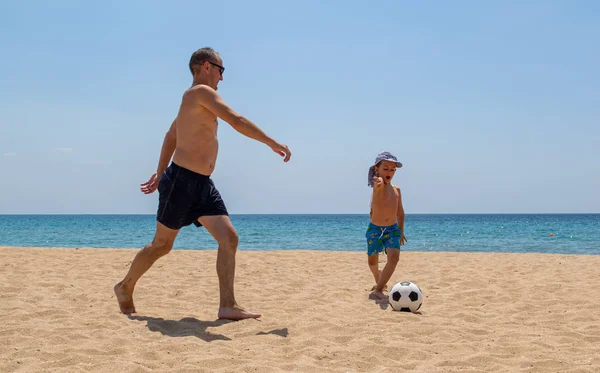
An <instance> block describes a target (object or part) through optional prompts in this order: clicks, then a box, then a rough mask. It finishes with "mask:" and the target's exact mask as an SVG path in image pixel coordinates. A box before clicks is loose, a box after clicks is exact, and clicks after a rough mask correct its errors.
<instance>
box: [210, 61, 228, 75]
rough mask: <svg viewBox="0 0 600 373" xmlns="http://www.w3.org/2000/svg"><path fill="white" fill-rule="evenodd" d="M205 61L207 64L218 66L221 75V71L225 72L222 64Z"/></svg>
mask: <svg viewBox="0 0 600 373" xmlns="http://www.w3.org/2000/svg"><path fill="white" fill-rule="evenodd" d="M206 62H208V63H209V64H211V65H213V66H216V67H218V68H219V73H220V74H221V76H223V72H225V68H224V67H223V66H221V65H217V64H216V63H214V62H210V61H206Z"/></svg>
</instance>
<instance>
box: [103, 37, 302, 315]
mask: <svg viewBox="0 0 600 373" xmlns="http://www.w3.org/2000/svg"><path fill="white" fill-rule="evenodd" d="M189 67H190V71H191V73H192V75H193V77H194V79H193V84H192V86H191V87H190V88H189V89H188V90H186V91H185V93H184V94H183V98H182V101H181V106H180V108H179V113H178V114H177V117H176V118H175V120H174V121H173V124H171V127H170V128H169V130H168V132H167V133H166V135H165V139H164V142H163V145H162V149H161V152H160V159H159V161H158V168H157V170H156V173H154V174H153V175H152V176H151V177H150V179H149V180H148V181H147V182H146V183H144V184H142V185H141V190H142V192H143V193H145V194H149V193H152V192H154V191H155V190H156V189H157V188H158V192H159V204H158V212H157V217H156V220H157V222H156V232H155V235H154V239H153V240H152V242H151V243H150V244H148V245H147V246H146V247H144V248H143V249H142V250H141V251H139V252H138V254H137V255H136V256H135V259H134V260H133V263H131V267H130V268H129V272H128V273H127V275H126V276H125V278H124V279H123V280H122V281H121V282H119V283H118V284H117V285H115V287H114V291H115V295H116V296H117V301H118V302H119V307H120V309H121V312H123V313H125V314H129V313H135V312H136V311H135V306H134V304H133V291H134V288H135V284H136V283H137V281H138V280H139V278H140V277H141V276H142V275H143V274H144V273H145V272H146V271H147V270H148V269H150V267H151V266H152V264H153V263H154V262H155V261H156V260H158V259H159V258H160V257H162V256H164V255H166V254H168V253H169V252H170V251H171V248H172V247H173V242H174V241H175V237H176V236H177V233H178V232H179V229H180V228H182V227H184V226H188V225H190V224H192V223H194V224H195V225H196V226H197V227H201V226H204V227H205V228H206V230H207V231H208V232H209V233H210V234H211V235H212V236H213V238H214V239H215V240H216V241H217V243H218V245H219V246H218V252H217V275H218V277H219V293H220V306H219V312H218V317H219V318H220V319H230V320H240V319H247V318H259V317H260V316H261V315H260V314H258V313H253V312H249V311H246V310H244V309H243V308H242V307H240V306H239V305H238V304H237V303H236V301H235V297H234V291H233V283H234V274H235V253H236V250H237V245H238V235H237V232H236V231H235V229H234V228H233V225H232V224H231V221H230V219H229V216H228V212H227V209H226V208H225V204H224V203H223V200H222V199H221V196H220V194H219V192H218V190H217V189H216V188H215V186H214V184H213V182H212V180H211V179H210V175H211V174H212V173H213V171H214V169H215V163H216V160H217V152H218V140H217V117H219V118H221V119H222V120H224V121H226V122H227V123H229V124H230V125H231V126H232V127H233V128H234V129H235V130H237V131H238V132H240V133H241V134H243V135H245V136H248V137H250V138H252V139H255V140H257V141H260V142H262V143H263V144H265V145H267V146H269V147H270V148H271V149H272V150H273V151H274V152H275V153H277V154H279V155H280V156H282V157H284V159H283V160H284V162H287V161H289V159H290V156H291V153H290V150H289V149H288V147H287V146H286V145H283V144H280V143H278V142H277V141H275V140H273V139H272V138H270V137H269V136H267V135H266V134H265V133H264V132H263V131H262V130H261V129H260V128H259V127H258V126H256V125H255V124H254V123H252V122H251V121H250V120H248V119H247V118H244V117H243V116H241V115H239V114H238V113H236V112H235V111H233V110H232V109H231V108H230V107H229V106H227V104H226V103H225V102H224V101H223V100H222V99H221V97H220V96H219V94H218V93H217V92H216V91H217V86H218V84H219V82H220V81H221V80H223V72H224V70H225V68H224V67H223V62H222V60H221V57H220V56H219V54H218V53H216V52H215V51H214V50H213V49H212V48H208V47H207V48H201V49H198V50H197V51H195V52H194V53H193V54H192V56H191V58H190V63H189ZM171 157H173V161H172V163H171V165H169V161H170V160H171ZM168 165H169V167H167V166H168Z"/></svg>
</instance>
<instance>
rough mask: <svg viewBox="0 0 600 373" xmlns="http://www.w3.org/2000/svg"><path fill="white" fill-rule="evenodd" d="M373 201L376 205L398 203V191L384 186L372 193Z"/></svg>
mask: <svg viewBox="0 0 600 373" xmlns="http://www.w3.org/2000/svg"><path fill="white" fill-rule="evenodd" d="M373 203H376V204H378V205H394V206H395V204H397V203H398V193H397V192H396V190H395V189H394V188H393V187H392V188H385V189H384V190H381V191H379V192H377V193H374V195H373Z"/></svg>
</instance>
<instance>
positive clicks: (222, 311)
mask: <svg viewBox="0 0 600 373" xmlns="http://www.w3.org/2000/svg"><path fill="white" fill-rule="evenodd" d="M261 316H262V315H261V314H259V313H253V312H249V311H246V310H244V309H243V308H241V307H240V306H233V307H220V308H219V319H227V320H243V319H258V318H259V317H261Z"/></svg>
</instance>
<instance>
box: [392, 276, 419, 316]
mask: <svg viewBox="0 0 600 373" xmlns="http://www.w3.org/2000/svg"><path fill="white" fill-rule="evenodd" d="M422 304H423V293H422V292H421V289H420V288H419V287H418V286H417V284H415V283H413V282H410V281H402V282H399V283H397V284H396V285H394V286H393V287H392V290H391V291H390V305H391V306H392V308H393V309H394V310H396V311H405V312H417V310H418V309H419V308H421V305H422Z"/></svg>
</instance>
